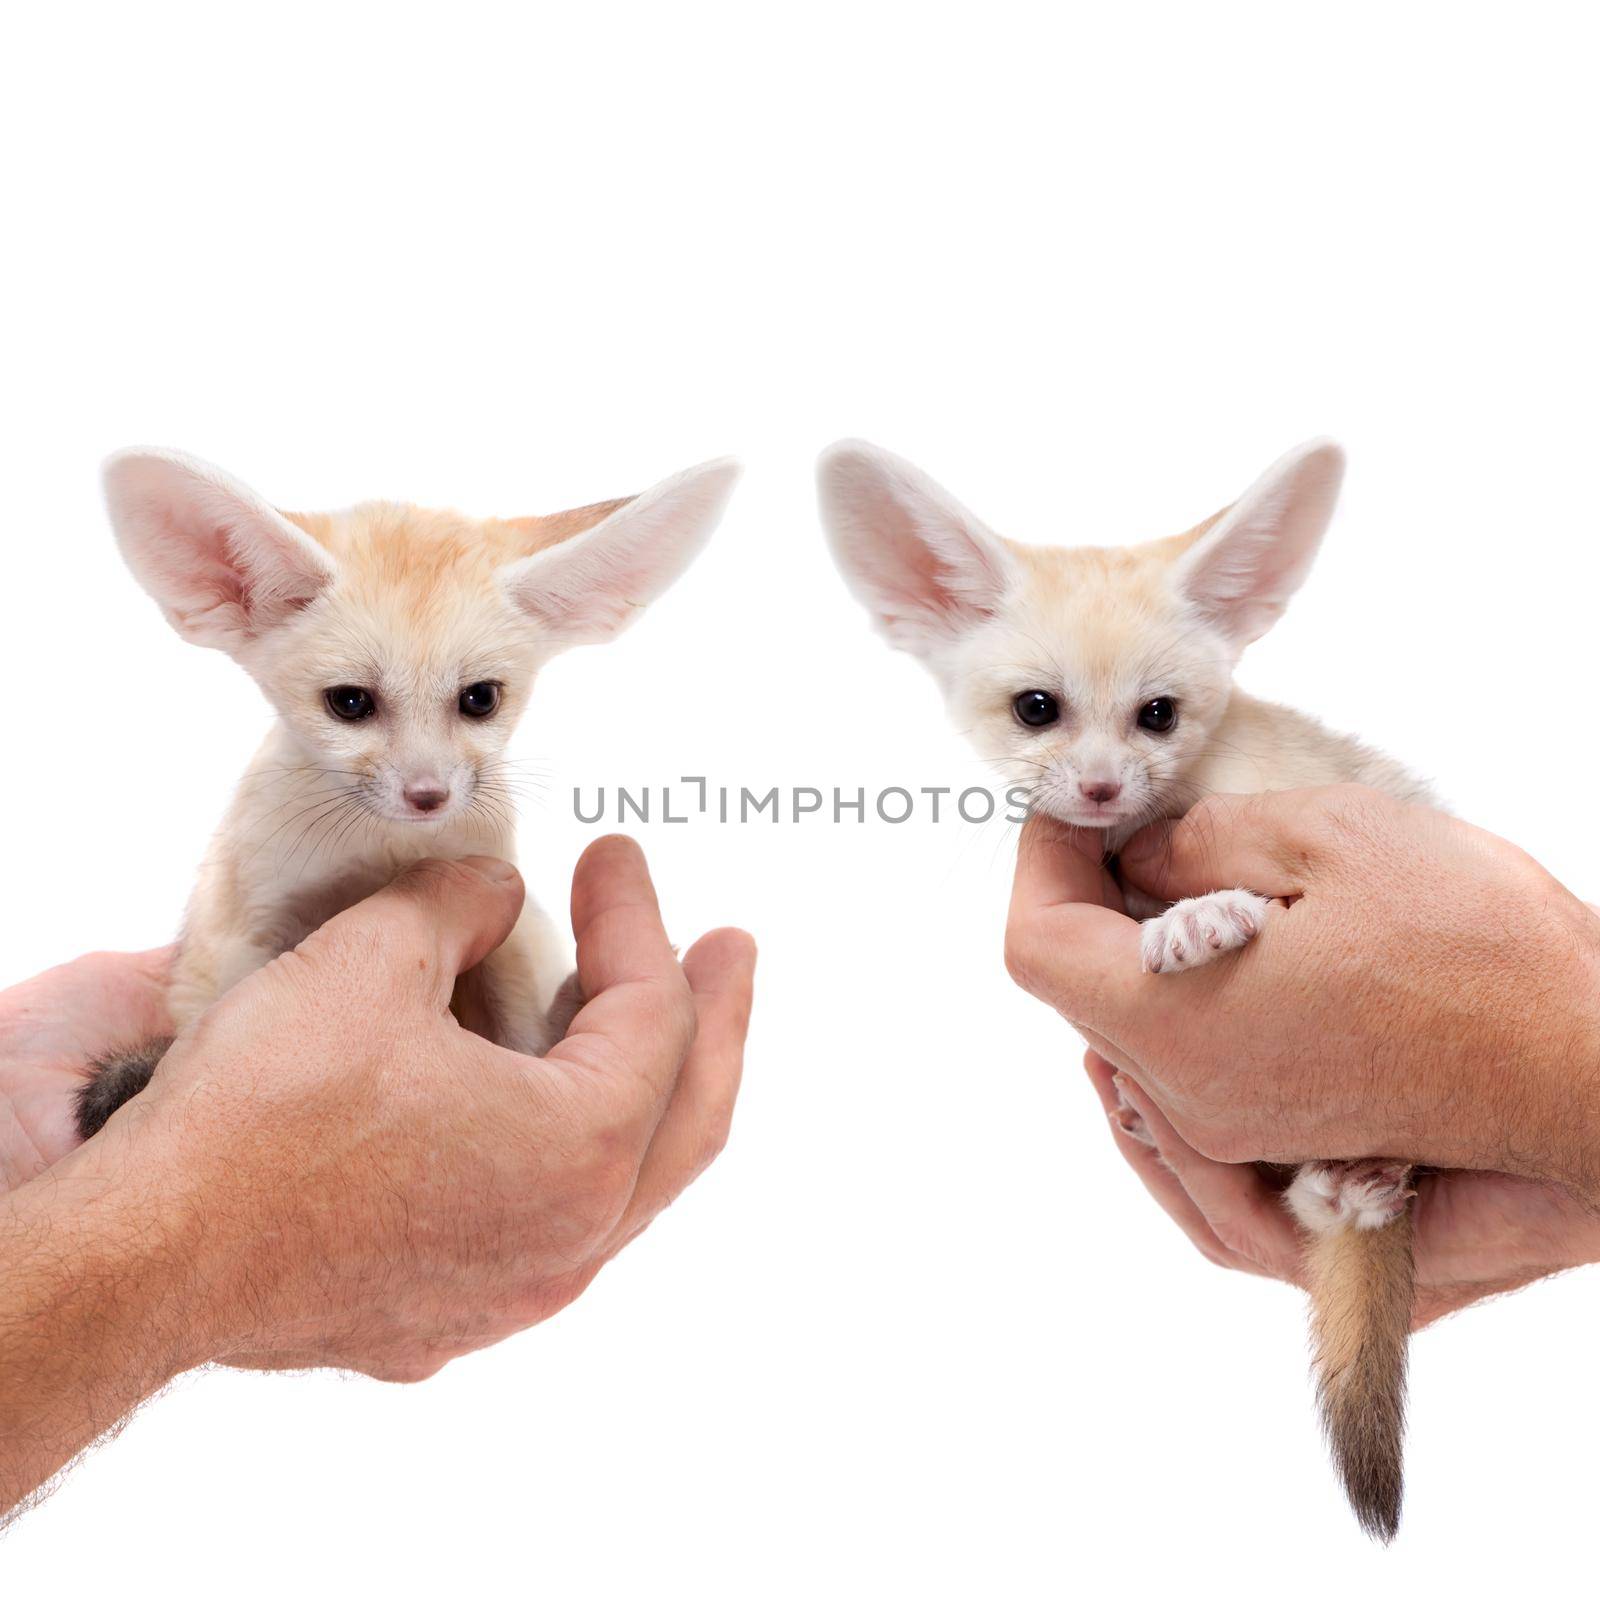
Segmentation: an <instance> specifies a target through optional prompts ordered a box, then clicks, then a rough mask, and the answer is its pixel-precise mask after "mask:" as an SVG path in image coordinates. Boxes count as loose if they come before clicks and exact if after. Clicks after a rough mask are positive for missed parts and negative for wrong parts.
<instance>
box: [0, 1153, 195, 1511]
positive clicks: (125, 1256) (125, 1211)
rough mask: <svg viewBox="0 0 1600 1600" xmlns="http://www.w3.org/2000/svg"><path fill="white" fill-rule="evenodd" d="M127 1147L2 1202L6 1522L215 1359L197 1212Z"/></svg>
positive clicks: (68, 1164)
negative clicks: (136, 1412)
mask: <svg viewBox="0 0 1600 1600" xmlns="http://www.w3.org/2000/svg"><path fill="white" fill-rule="evenodd" d="M125 1144H126V1141H124V1140H116V1141H113V1140H107V1141H105V1142H104V1147H103V1148H97V1147H89V1146H86V1147H85V1148H84V1149H83V1150H81V1151H79V1152H78V1153H77V1154H75V1155H74V1156H71V1157H69V1158H67V1159H66V1160H65V1161H63V1162H61V1163H59V1164H58V1165H57V1166H55V1167H54V1168H52V1169H51V1170H50V1171H48V1172H46V1173H44V1174H42V1175H41V1176H40V1177H38V1178H36V1179H34V1180H33V1182H31V1183H28V1184H25V1185H23V1187H22V1188H20V1189H18V1190H16V1191H15V1192H14V1193H13V1194H11V1195H10V1196H8V1197H6V1198H5V1199H4V1200H0V1285H3V1286H4V1287H3V1288H0V1516H4V1515H5V1514H6V1513H8V1512H9V1511H11V1510H13V1509H14V1508H15V1507H16V1506H17V1505H18V1504H19V1502H21V1501H22V1500H24V1499H25V1498H26V1497H27V1496H28V1495H30V1494H31V1493H32V1492H33V1491H34V1490H35V1489H37V1488H38V1487H39V1486H40V1485H41V1484H42V1483H44V1482H45V1481H46V1480H47V1479H48V1478H49V1477H50V1476H51V1475H52V1474H53V1473H55V1472H57V1471H58V1470H59V1469H60V1468H61V1467H63V1466H65V1465H66V1464H67V1463H68V1462H69V1461H71V1460H72V1458H73V1457H74V1456H76V1455H77V1454H78V1453H79V1452H80V1451H81V1450H83V1449H85V1448H86V1447H87V1446H89V1445H90V1444H92V1443H93V1442H94V1440H95V1439H97V1438H98V1437H99V1436H100V1435H101V1434H103V1433H105V1432H107V1431H108V1430H109V1429H110V1428H112V1427H114V1426H115V1425H116V1424H117V1422H118V1421H119V1420H120V1419H122V1418H123V1417H125V1416H126V1415H127V1414H128V1412H130V1411H131V1410H133V1408H134V1407H136V1406H137V1405H138V1404H139V1403H140V1402H141V1401H143V1400H145V1399H147V1398H148V1397H149V1396H150V1395H152V1394H154V1393H155V1392H156V1391H157V1390H158V1389H160V1388H161V1387H162V1386H163V1385H165V1384H166V1383H168V1382H169V1381H170V1380H171V1379H172V1378H174V1377H175V1376H177V1374H178V1373H180V1372H183V1371H186V1370H187V1369H189V1368H191V1367H194V1366H197V1365H199V1364H200V1363H201V1362H202V1361H204V1360H206V1359H207V1357H208V1356H209V1354H210V1351H209V1349H208V1346H207V1340H208V1325H207V1316H206V1311H205V1307H206V1303H207V1302H206V1296H205V1295H204V1294H202V1293H200V1292H198V1289H197V1286H198V1285H200V1284H201V1283H202V1282H203V1269H202V1267H201V1261H202V1256H203V1252H201V1251H200V1250H199V1249H198V1242H199V1239H200V1236H201V1234H202V1232H203V1229H202V1226H201V1222H200V1216H201V1213H200V1211H199V1208H198V1207H197V1206H196V1205H195V1204H194V1203H192V1202H191V1201H190V1200H188V1199H186V1198H185V1197H184V1196H183V1195H182V1194H180V1193H175V1192H172V1191H171V1190H170V1189H167V1190H166V1191H165V1192H161V1190H160V1189H159V1183H160V1180H159V1179H157V1178H156V1176H155V1174H154V1172H153V1171H151V1170H150V1169H145V1170H143V1171H140V1170H137V1169H129V1168H128V1166H127V1165H126V1163H125V1162H124V1160H123V1155H124V1146H125Z"/></svg>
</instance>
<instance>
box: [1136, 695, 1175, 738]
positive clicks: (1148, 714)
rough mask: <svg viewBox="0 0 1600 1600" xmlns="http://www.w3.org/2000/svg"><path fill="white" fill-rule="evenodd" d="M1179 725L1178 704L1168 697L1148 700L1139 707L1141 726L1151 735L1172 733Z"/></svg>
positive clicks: (1161, 696)
mask: <svg viewBox="0 0 1600 1600" xmlns="http://www.w3.org/2000/svg"><path fill="white" fill-rule="evenodd" d="M1177 725H1178V702H1177V701H1176V700H1172V699H1169V698H1168V697H1167V696H1166V695H1159V696H1157V698H1156V699H1154V700H1146V701H1145V703H1144V704H1143V705H1142V706H1140V707H1139V726H1140V727H1141V728H1148V729H1149V730H1150V732H1151V733H1171V732H1172V730H1173V729H1174V728H1175V727H1177Z"/></svg>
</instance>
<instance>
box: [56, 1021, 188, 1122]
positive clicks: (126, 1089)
mask: <svg viewBox="0 0 1600 1600" xmlns="http://www.w3.org/2000/svg"><path fill="white" fill-rule="evenodd" d="M171 1043H172V1041H171V1040H170V1039H151V1040H149V1041H147V1042H146V1043H144V1044H141V1045H135V1046H134V1047H133V1048H132V1049H130V1050H119V1051H117V1052H116V1053H115V1054H113V1055H108V1056H102V1057H101V1058H100V1059H99V1060H98V1061H91V1062H90V1063H89V1070H88V1075H87V1076H86V1077H85V1078H84V1080H83V1083H82V1085H81V1086H80V1087H79V1089H78V1096H77V1101H76V1104H75V1105H74V1107H73V1110H74V1112H75V1113H76V1118H77V1124H78V1136H79V1137H80V1138H83V1139H92V1138H93V1137H94V1136H95V1134H97V1133H98V1132H99V1131H100V1130H101V1129H102V1128H103V1127H104V1126H105V1125H106V1119H107V1118H108V1117H109V1116H110V1115H111V1113H112V1112H113V1111H115V1110H116V1109H117V1108H118V1107H119V1106H121V1105H123V1104H124V1103H126V1102H127V1101H129V1100H131V1099H132V1098H133V1097H134V1096H135V1095H136V1094H138V1092H139V1091H140V1090H141V1089H143V1088H144V1087H145V1085H146V1084H148V1083H149V1082H150V1078H151V1076H152V1074H153V1073H154V1072H155V1070H156V1064H157V1062H159V1061H160V1060H161V1058H162V1056H164V1055H165V1054H166V1053H167V1048H168V1046H169V1045H171Z"/></svg>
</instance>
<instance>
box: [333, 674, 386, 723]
mask: <svg viewBox="0 0 1600 1600" xmlns="http://www.w3.org/2000/svg"><path fill="white" fill-rule="evenodd" d="M322 698H323V699H324V700H325V701H326V702H327V705H328V709H329V710H330V711H331V712H332V713H333V714H334V716H336V717H338V718H339V720H340V721H341V722H359V721H360V720H361V719H362V718H363V717H370V716H371V715H372V713H373V712H374V711H376V710H377V709H378V703H377V701H376V700H374V699H373V698H372V696H371V695H370V694H368V693H367V691H366V690H365V689H358V688H356V686H355V685H354V684H351V683H341V684H340V685H339V687H338V688H337V689H329V690H327V691H326V693H324V695H323V696H322Z"/></svg>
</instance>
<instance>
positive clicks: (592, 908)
mask: <svg viewBox="0 0 1600 1600" xmlns="http://www.w3.org/2000/svg"><path fill="white" fill-rule="evenodd" d="M572 931H573V934H574V935H575V936H576V938H577V941H578V981H579V984H580V987H581V990H582V992H583V993H584V994H585V995H588V996H589V997H590V998H589V1000H588V1001H587V1003H586V1004H585V1005H584V1007H583V1009H582V1010H581V1011H580V1012H579V1013H578V1014H577V1016H576V1017H574V1018H573V1019H572V1025H571V1026H570V1027H569V1028H568V1029H567V1034H566V1037H565V1038H564V1039H562V1041H561V1042H560V1043H559V1044H557V1045H555V1046H554V1047H553V1048H552V1049H551V1050H550V1051H549V1053H548V1055H547V1057H546V1059H547V1060H550V1061H568V1062H571V1063H573V1064H575V1065H581V1066H584V1067H589V1068H592V1067H594V1066H595V1065H596V1064H597V1063H605V1064H606V1065H607V1066H608V1067H609V1068H610V1069H611V1070H613V1071H616V1072H617V1073H619V1074H620V1075H622V1076H623V1077H624V1078H626V1079H627V1080H628V1081H630V1082H631V1083H635V1084H637V1085H639V1086H640V1087H642V1088H643V1089H644V1091H645V1092H646V1094H647V1096H648V1097H649V1098H650V1099H651V1100H652V1101H660V1102H663V1103H664V1101H665V1097H666V1094H667V1092H668V1091H669V1090H670V1088H671V1087H672V1084H673V1082H674V1081H675V1079H676V1078H677V1074H678V1069H679V1067H680V1066H681V1065H682V1063H683V1058H684V1054H685V1053H686V1052H687V1050H688V1048H689V1045H690V1043H691V1041H692V1040H693V1038H694V1032H695V1007H694V999H693V997H692V995H691V994H690V992H689V984H688V980H687V979H686V978H685V977H684V975H683V969H682V967H680V966H679V965H678V961H677V958H676V957H675V956H674V955H673V952H672V945H671V943H670V942H669V940H668V939H667V930H666V929H665V928H664V927H663V926H662V923H661V907H660V905H659V904H658V902H657V900H656V891H655V885H654V884H653V883H652V882H651V881H650V869H649V868H648V867H647V866H646V865H645V859H644V853H643V852H642V851H641V850H640V849H639V847H638V845H636V844H635V843H634V842H633V840H631V839H628V838H625V837H623V836H622V835H620V834H612V835H608V836H607V837H606V838H604V839H598V840H596V841H595V843H594V844H592V845H590V846H589V848H588V849H587V850H585V851H584V853H583V855H582V856H581V857H580V858H579V860H578V865H577V867H576V868H575V869H574V871H573V875H572Z"/></svg>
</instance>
